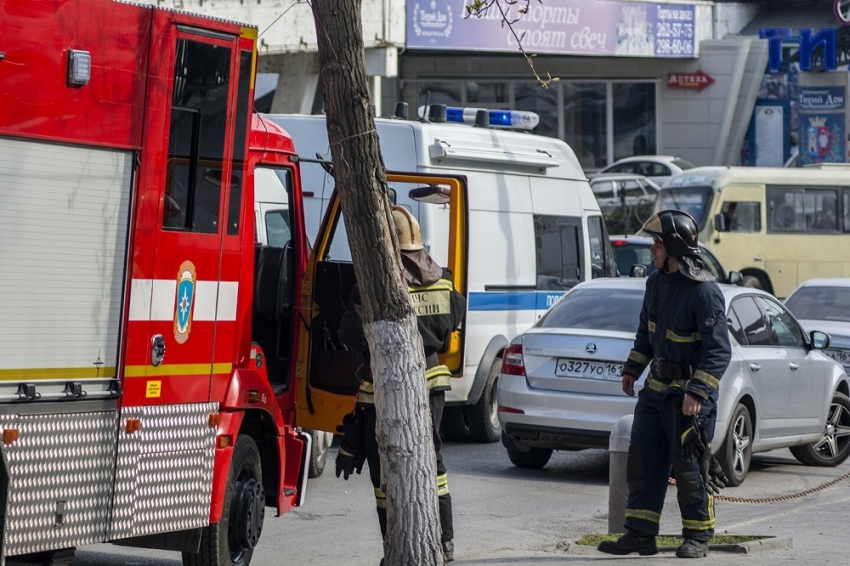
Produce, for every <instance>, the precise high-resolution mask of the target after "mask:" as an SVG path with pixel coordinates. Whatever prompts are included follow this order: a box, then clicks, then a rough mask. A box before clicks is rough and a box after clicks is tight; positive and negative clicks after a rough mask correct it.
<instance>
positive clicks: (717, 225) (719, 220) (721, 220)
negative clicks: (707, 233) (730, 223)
mask: <svg viewBox="0 0 850 566" xmlns="http://www.w3.org/2000/svg"><path fill="white" fill-rule="evenodd" d="M714 229H715V230H717V231H718V232H726V231H727V227H726V216H724V215H723V213H722V212H718V213H717V214H715V215H714Z"/></svg>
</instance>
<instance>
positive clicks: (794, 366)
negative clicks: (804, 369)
mask: <svg viewBox="0 0 850 566" xmlns="http://www.w3.org/2000/svg"><path fill="white" fill-rule="evenodd" d="M788 367H789V368H791V369H800V364H795V363H794V362H791V363H790V364H788Z"/></svg>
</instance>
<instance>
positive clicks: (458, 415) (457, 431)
mask: <svg viewBox="0 0 850 566" xmlns="http://www.w3.org/2000/svg"><path fill="white" fill-rule="evenodd" d="M440 436H441V437H442V439H443V440H454V441H464V440H469V429H468V428H467V426H466V418H465V417H464V414H463V405H453V406H450V407H446V408H445V409H443V420H442V422H441V423H440Z"/></svg>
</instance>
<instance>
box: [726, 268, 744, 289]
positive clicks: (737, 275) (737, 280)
mask: <svg viewBox="0 0 850 566" xmlns="http://www.w3.org/2000/svg"><path fill="white" fill-rule="evenodd" d="M726 282H727V283H729V285H737V286H738V287H741V286H743V285H744V276H743V275H742V274H741V272H740V271H730V272H729V275H728V276H727V277H726Z"/></svg>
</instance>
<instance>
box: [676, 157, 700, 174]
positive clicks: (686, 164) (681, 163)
mask: <svg viewBox="0 0 850 566" xmlns="http://www.w3.org/2000/svg"><path fill="white" fill-rule="evenodd" d="M670 163H672V164H673V165H675V166H676V167H678V168H679V169H681V170H682V171H687V170H688V169H693V168H694V167H696V165H694V164H693V163H691V162H690V161H685V160H684V159H674V160H673V161H671V162H670Z"/></svg>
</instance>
